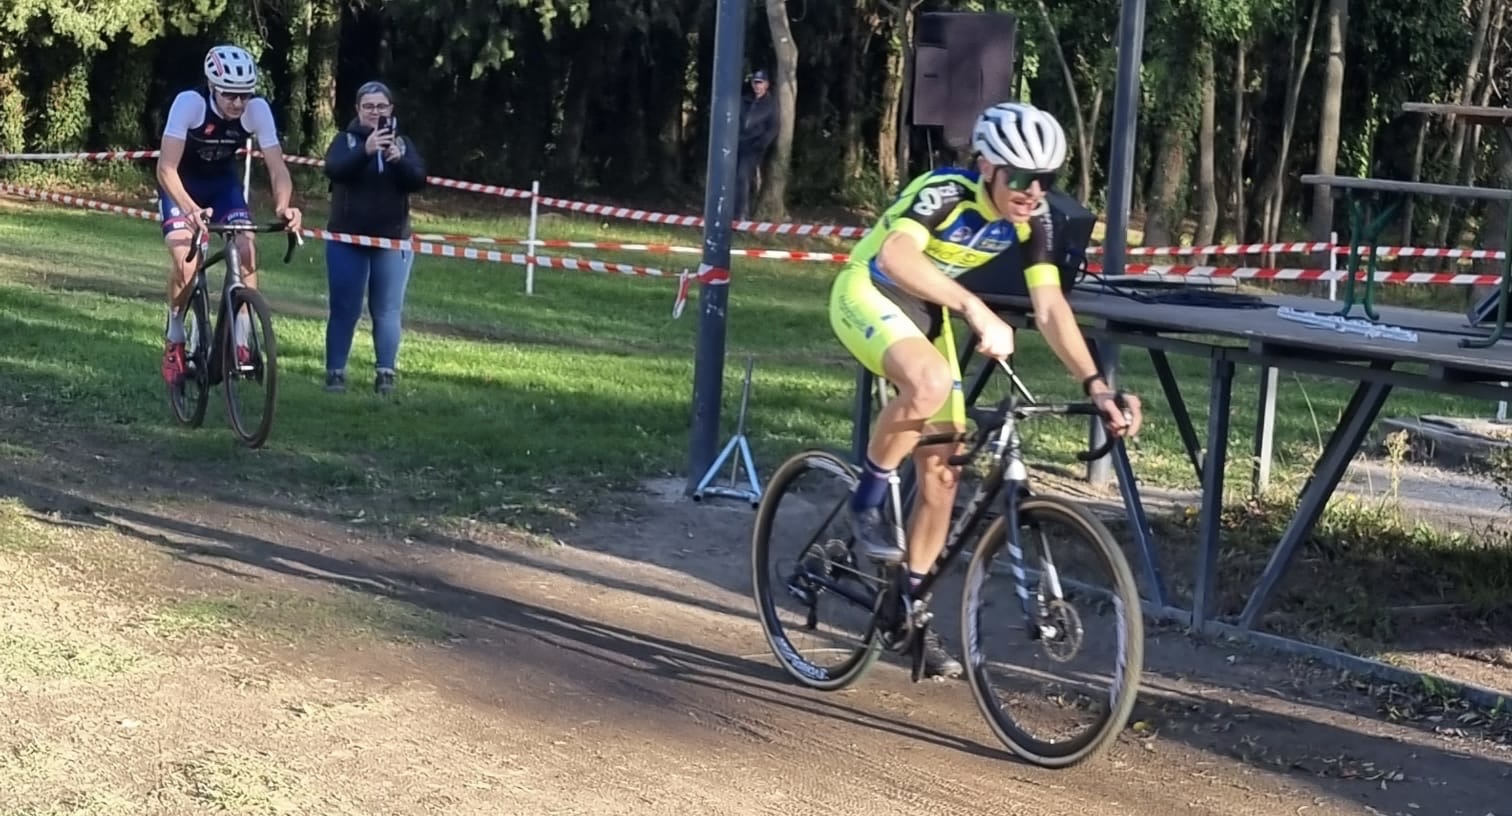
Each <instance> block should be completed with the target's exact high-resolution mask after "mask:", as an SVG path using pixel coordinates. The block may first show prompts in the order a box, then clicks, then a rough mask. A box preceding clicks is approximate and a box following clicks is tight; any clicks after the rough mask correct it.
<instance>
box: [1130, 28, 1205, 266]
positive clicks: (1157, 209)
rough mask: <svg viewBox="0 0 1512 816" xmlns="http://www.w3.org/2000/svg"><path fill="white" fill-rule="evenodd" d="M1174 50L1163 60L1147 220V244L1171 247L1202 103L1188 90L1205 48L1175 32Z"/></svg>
mask: <svg viewBox="0 0 1512 816" xmlns="http://www.w3.org/2000/svg"><path fill="white" fill-rule="evenodd" d="M1171 46H1172V49H1173V50H1172V52H1171V54H1170V55H1169V57H1168V58H1167V59H1166V78H1165V81H1164V82H1163V83H1162V87H1161V92H1162V97H1163V99H1164V102H1165V104H1164V105H1163V106H1162V110H1161V111H1160V114H1159V115H1160V117H1161V119H1163V120H1164V121H1163V122H1162V123H1161V127H1160V129H1159V132H1158V134H1157V135H1156V138H1155V144H1156V153H1155V158H1154V162H1155V166H1154V168H1153V169H1154V178H1153V179H1152V182H1153V184H1152V190H1151V193H1150V202H1149V209H1148V213H1147V214H1148V219H1147V220H1146V221H1145V235H1144V243H1145V246H1173V245H1175V244H1176V239H1177V238H1178V237H1179V236H1180V233H1181V224H1182V221H1183V219H1184V218H1185V216H1186V212H1187V208H1186V202H1185V199H1186V195H1185V194H1186V191H1187V181H1188V178H1189V177H1188V165H1190V164H1191V161H1190V155H1191V153H1190V151H1191V149H1192V135H1193V131H1195V130H1196V129H1197V124H1198V121H1199V120H1200V119H1201V108H1202V102H1201V100H1200V99H1194V98H1192V95H1191V93H1190V91H1189V89H1191V88H1193V87H1196V86H1197V85H1199V83H1200V82H1201V79H1200V77H1201V65H1202V62H1201V60H1202V52H1204V51H1207V50H1209V48H1208V45H1207V44H1206V43H1203V42H1194V41H1193V39H1192V38H1189V37H1180V36H1176V37H1173V38H1172V42H1171Z"/></svg>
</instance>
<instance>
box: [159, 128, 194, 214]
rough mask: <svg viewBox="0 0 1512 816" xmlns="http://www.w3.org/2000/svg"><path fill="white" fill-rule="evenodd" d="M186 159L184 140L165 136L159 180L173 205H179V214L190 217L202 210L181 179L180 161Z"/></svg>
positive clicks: (161, 150) (160, 160)
mask: <svg viewBox="0 0 1512 816" xmlns="http://www.w3.org/2000/svg"><path fill="white" fill-rule="evenodd" d="M183 157H184V140H183V139H176V138H174V137H172V136H164V137H163V140H162V146H161V149H160V150H159V152H158V162H157V180H158V184H159V185H161V186H162V188H163V191H164V192H166V193H167V194H168V197H169V198H171V199H173V203H174V204H177V205H178V208H179V212H181V213H183V214H184V215H186V216H187V215H189V214H191V213H193V212H196V211H198V210H199V209H200V206H199V205H198V204H196V203H194V199H193V198H191V197H190V195H189V191H188V190H186V189H184V180H183V179H181V178H179V172H178V168H179V161H180V160H181V159H183Z"/></svg>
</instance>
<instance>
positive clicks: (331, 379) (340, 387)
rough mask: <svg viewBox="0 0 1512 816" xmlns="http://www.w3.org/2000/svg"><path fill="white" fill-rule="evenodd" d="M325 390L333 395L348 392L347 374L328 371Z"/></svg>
mask: <svg viewBox="0 0 1512 816" xmlns="http://www.w3.org/2000/svg"><path fill="white" fill-rule="evenodd" d="M325 390H327V391H329V392H331V393H332V394H341V393H344V392H345V391H346V372H344V371H327V372H326V384H325Z"/></svg>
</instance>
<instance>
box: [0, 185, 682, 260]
mask: <svg viewBox="0 0 1512 816" xmlns="http://www.w3.org/2000/svg"><path fill="white" fill-rule="evenodd" d="M0 192H3V193H10V194H12V195H18V196H22V197H24V198H30V199H35V200H38V201H52V202H56V203H59V204H69V205H72V206H76V207H86V208H88V209H91V210H98V211H100V212H108V213H115V214H117V215H129V216H131V217H133V218H141V219H143V220H146V221H161V220H162V216H160V215H159V214H158V213H155V212H152V211H150V210H143V209H139V208H136V207H127V206H124V205H121V204H110V203H107V202H104V201H95V200H92V199H87V198H80V197H79V196H72V195H66V194H63V193H53V192H48V191H46V190H37V189H33V188H31V187H21V186H18V185H15V184H7V183H4V182H0ZM300 234H301V235H303V236H304V237H306V238H318V239H320V240H324V241H336V242H338V243H343V244H353V245H356V246H363V247H375V248H379V249H409V250H412V251H414V252H415V253H416V254H419V255H436V256H438V257H443V258H465V259H467V260H473V261H489V262H493V263H504V264H512V265H515V266H525V265H527V264H530V263H535V264H537V265H540V266H545V267H551V268H554V269H571V270H576V271H580V272H581V271H586V272H605V273H610V274H617V275H633V276H637V277H650V278H664V277H669V276H668V275H667V273H665V272H663V271H662V270H660V269H655V268H652V267H646V266H635V265H633V264H622V263H610V262H607V261H589V260H581V259H577V258H557V257H553V256H550V255H532V254H523V253H505V252H499V251H497V250H490V249H473V248H471V247H459V246H453V245H451V244H439V243H432V242H430V241H424V240H420V239H419V238H418V237H417V238H414V239H411V240H408V241H399V240H395V239H392V238H374V237H371V236H367V235H351V234H348V233H338V232H329V231H327V230H323V229H308V228H307V229H302V230H300Z"/></svg>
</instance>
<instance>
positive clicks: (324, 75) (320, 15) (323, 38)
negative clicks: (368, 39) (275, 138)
mask: <svg viewBox="0 0 1512 816" xmlns="http://www.w3.org/2000/svg"><path fill="white" fill-rule="evenodd" d="M311 7H312V8H311V10H310V13H311V18H310V55H311V59H310V65H309V80H310V81H309V85H308V89H309V90H308V94H309V96H308V103H309V108H310V133H309V136H308V137H307V140H308V142H309V143H310V144H315V145H319V146H320V149H321V150H324V149H325V146H326V145H328V144H330V143H331V140H332V139H334V138H336V131H337V127H338V126H337V124H336V110H337V107H336V55H337V51H338V50H339V46H340V44H341V3H340V0H311Z"/></svg>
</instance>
